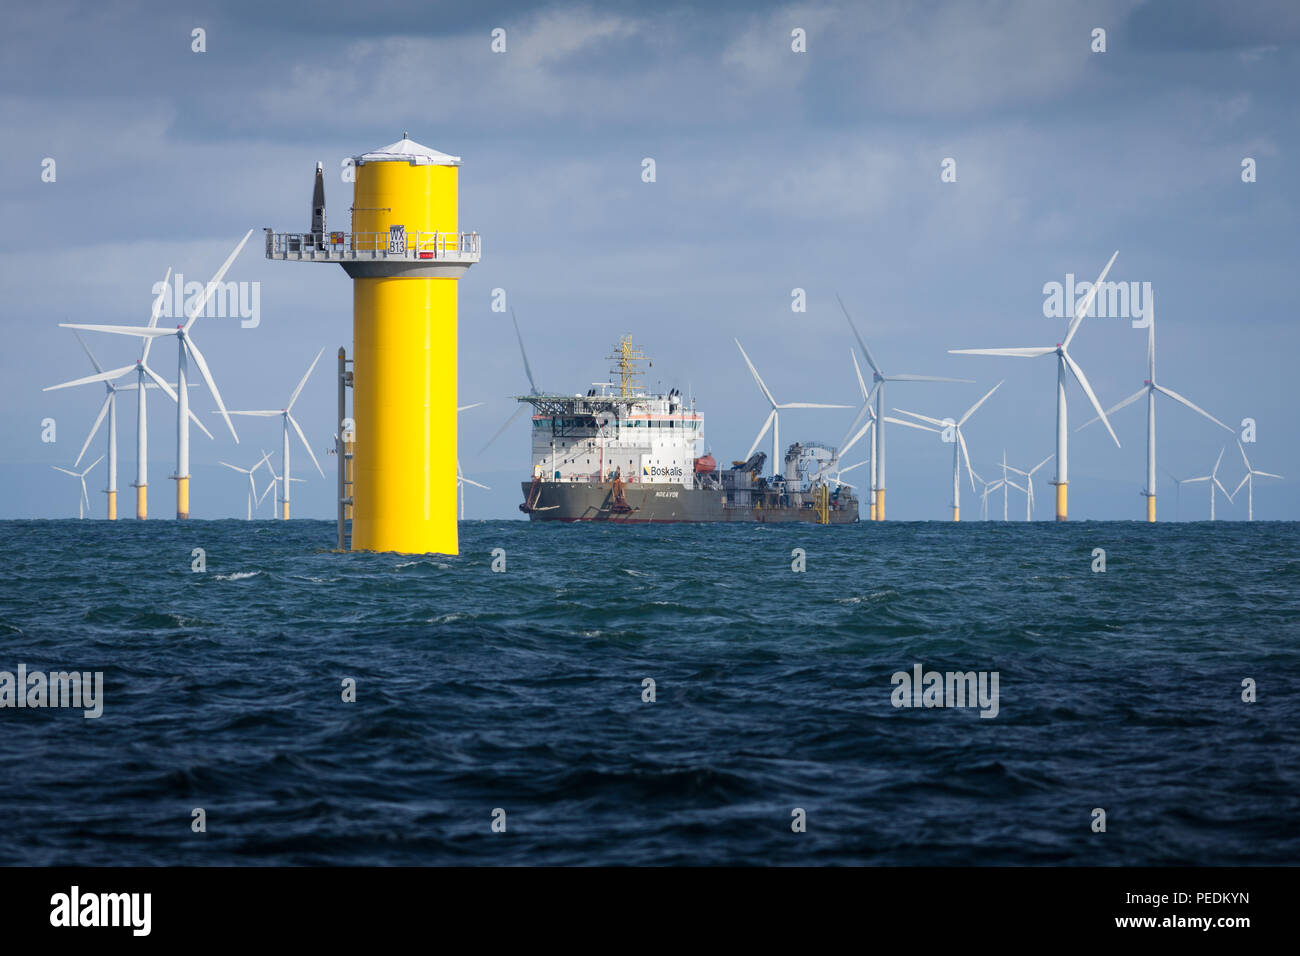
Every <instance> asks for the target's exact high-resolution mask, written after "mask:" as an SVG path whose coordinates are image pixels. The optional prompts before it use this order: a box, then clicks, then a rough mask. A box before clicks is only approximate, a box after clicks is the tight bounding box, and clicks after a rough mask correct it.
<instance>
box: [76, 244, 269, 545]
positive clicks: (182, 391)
mask: <svg viewBox="0 0 1300 956" xmlns="http://www.w3.org/2000/svg"><path fill="white" fill-rule="evenodd" d="M252 234H253V230H251V229H250V230H248V232H246V233H244V238H243V239H241V240H239V245H237V246H235V250H234V252H232V253H231V254H230V255H229V256H228V257H227V258H226V261H225V262H224V263H222V265H221V268H220V269H218V270H217V274H216V275H214V276H213V277H212V278H211V279H210V280H209V281H208V284H207V285H206V286H204V288H203V293H202V295H200V296H199V297H198V299H197V300H196V301H195V303H194V307H193V308H192V309H190V314H189V317H188V318H187V319H186V320H185V324H184V325H178V326H176V328H175V330H172V329H160V328H156V327H154V326H144V327H137V326H129V325H80V324H72V323H60V324H61V325H64V326H65V327H66V328H70V329H87V330H89V331H92V332H111V333H114V334H116V335H135V336H138V337H140V338H160V337H162V336H165V335H174V336H175V337H176V399H177V401H176V474H174V475H172V478H174V479H175V480H176V517H177V518H178V519H185V518H188V517H189V516H190V417H191V416H190V397H189V381H188V379H189V360H190V359H193V360H194V365H195V367H196V368H197V369H198V370H199V375H200V376H202V378H203V382H204V384H205V385H207V387H208V391H209V392H211V393H212V397H213V399H215V400H216V403H217V408H218V409H220V411H221V415H222V417H223V418H225V420H226V427H227V428H229V429H230V434H231V437H233V438H234V439H235V444H239V435H237V434H236V433H235V425H234V423H233V422H232V421H231V420H230V416H229V415H227V414H226V405H225V403H224V402H223V401H222V400H221V393H220V392H219V391H217V383H216V382H215V381H213V379H212V372H211V371H210V370H209V369H208V363H207V360H206V359H204V358H203V353H202V352H200V351H199V347H198V346H197V345H196V344H195V343H194V339H193V338H192V337H191V330H192V329H193V328H194V323H195V322H197V321H198V318H199V316H200V315H201V314H202V313H203V310H204V309H205V308H206V307H207V304H208V300H209V299H210V298H212V293H213V292H215V291H216V290H217V285H218V284H219V283H220V282H221V281H222V280H223V279H224V278H225V276H226V272H227V270H229V269H230V266H231V265H232V264H233V263H234V261H235V257H236V256H238V255H239V253H240V252H242V251H243V248H244V244H245V243H246V242H248V237H249V236H251V235H252ZM155 307H156V304H155ZM141 364H143V362H142V363H141ZM156 380H157V379H156ZM157 381H159V385H160V387H161V385H162V382H161V380H157ZM199 427H200V428H202V427H203V426H202V425H200V426H199ZM204 431H206V429H204ZM209 437H211V436H209Z"/></svg>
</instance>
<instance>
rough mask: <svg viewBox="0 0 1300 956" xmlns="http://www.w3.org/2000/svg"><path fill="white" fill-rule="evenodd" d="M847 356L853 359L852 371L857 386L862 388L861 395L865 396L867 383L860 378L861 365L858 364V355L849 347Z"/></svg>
mask: <svg viewBox="0 0 1300 956" xmlns="http://www.w3.org/2000/svg"><path fill="white" fill-rule="evenodd" d="M849 358H851V359H853V373H854V374H855V375H857V377H858V388H860V389H861V390H862V397H863V398H866V397H867V383H866V382H865V381H863V378H862V366H861V365H859V364H858V355H857V353H856V352H854V351H853V350H852V349H849Z"/></svg>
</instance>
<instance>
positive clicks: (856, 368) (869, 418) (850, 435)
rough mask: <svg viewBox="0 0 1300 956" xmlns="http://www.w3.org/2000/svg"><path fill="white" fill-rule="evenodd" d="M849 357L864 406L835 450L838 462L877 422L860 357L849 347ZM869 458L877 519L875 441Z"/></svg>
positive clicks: (873, 510) (873, 511) (871, 495)
mask: <svg viewBox="0 0 1300 956" xmlns="http://www.w3.org/2000/svg"><path fill="white" fill-rule="evenodd" d="M849 358H851V359H853V374H854V376H855V377H856V378H857V380H858V390H859V391H860V392H861V393H862V407H861V408H859V409H858V414H857V416H856V417H855V418H854V419H853V424H852V425H850V426H849V429H848V431H846V432H845V433H844V437H843V438H842V439H840V444H839V447H838V448H837V449H836V452H835V461H836V462H838V461H839V460H840V459H841V458H843V457H844V456H845V455H846V454H848V451H849V449H850V448H852V447H853V446H854V445H856V444H857V443H858V441H859V440H861V439H862V437H863V436H865V435H866V434H867V432H869V431H871V427H872V426H873V425H874V424H875V423H876V410H875V408H874V407H873V406H872V404H871V403H872V399H873V395H872V393H871V392H868V391H867V383H866V382H864V381H863V380H862V366H860V365H858V357H857V355H856V354H855V353H854V352H853V350H852V349H849ZM863 419H866V424H865V425H862V427H861V428H858V425H859V424H860V423H861V422H862V421H863ZM855 428H856V429H857V431H856V432H855V431H854V429H855ZM868 459H869V461H870V464H871V472H870V478H869V479H868V485H869V486H870V487H869V489H868V492H867V497H868V498H869V499H870V505H871V520H872V521H875V520H876V445H875V442H872V443H871V453H870V455H869V456H868ZM853 467H857V466H856V465H855V466H853ZM846 470H847V469H846Z"/></svg>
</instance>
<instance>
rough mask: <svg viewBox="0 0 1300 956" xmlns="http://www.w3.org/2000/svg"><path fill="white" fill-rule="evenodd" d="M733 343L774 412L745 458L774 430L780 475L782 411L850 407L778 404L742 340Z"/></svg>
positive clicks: (776, 466) (774, 452) (774, 465)
mask: <svg viewBox="0 0 1300 956" xmlns="http://www.w3.org/2000/svg"><path fill="white" fill-rule="evenodd" d="M733 341H734V342H735V343H736V348H738V349H740V354H741V356H742V357H743V358H744V360H745V364H746V365H748V366H749V372H750V374H751V375H753V376H754V381H755V382H756V383H758V387H759V389H760V390H761V391H762V393H763V397H764V398H766V399H767V400H768V402H769V403H770V404H771V406H772V411H770V412H769V413H768V415H767V420H766V421H764V422H763V427H762V428H760V429H759V431H758V435H757V436H756V437H755V438H754V444H752V445H750V446H749V451H748V452H746V453H745V458H746V459H748V458H749V456H750V455H752V454H754V449H756V448H757V447H758V445H759V442H761V441H762V440H763V436H764V435H766V434H767V430H768V429H769V428H770V429H772V473H773V474H776V475H779V474H780V473H781V459H780V457H779V455H780V452H781V410H782V409H785V408H848V407H849V406H848V405H823V404H819V403H817V402H778V401H777V400H776V399H775V398H774V397H773V396H772V393H771V391H770V390H769V389H768V387H767V385H766V384H765V383H764V382H763V379H762V377H761V376H760V375H759V374H758V369H756V368H754V363H753V362H751V361H750V360H749V356H748V355H746V354H745V349H744V346H742V345H741V344H740V340H739V339H733Z"/></svg>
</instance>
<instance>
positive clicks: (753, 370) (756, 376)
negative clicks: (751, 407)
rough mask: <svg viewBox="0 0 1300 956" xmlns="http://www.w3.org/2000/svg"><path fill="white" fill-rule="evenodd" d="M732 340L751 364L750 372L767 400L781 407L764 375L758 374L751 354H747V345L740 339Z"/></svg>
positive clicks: (773, 405) (748, 363) (774, 405)
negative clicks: (765, 381) (741, 342)
mask: <svg viewBox="0 0 1300 956" xmlns="http://www.w3.org/2000/svg"><path fill="white" fill-rule="evenodd" d="M732 341H733V342H735V343H736V348H738V349H740V354H741V356H742V357H743V358H744V360H745V364H746V365H748V366H749V373H750V374H751V375H753V376H754V381H755V382H757V383H758V387H759V388H760V389H762V391H763V394H764V395H765V396H767V400H768V401H769V402H771V403H772V407H773V408H779V407H780V406H779V405H778V404H777V401H776V399H775V398H773V397H772V393H771V392H770V391H768V388H767V385H766V384H765V383H764V382H763V377H762V376H761V375H759V374H758V369H756V368H754V363H753V362H751V361H750V360H749V356H748V355H746V354H745V347H744V346H743V345H741V344H740V339H732Z"/></svg>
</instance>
